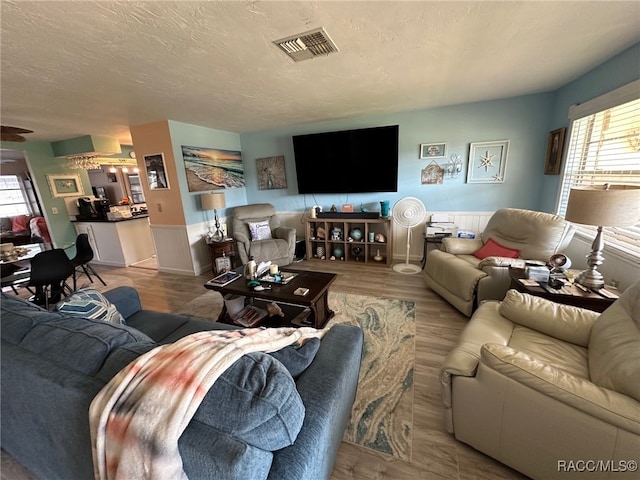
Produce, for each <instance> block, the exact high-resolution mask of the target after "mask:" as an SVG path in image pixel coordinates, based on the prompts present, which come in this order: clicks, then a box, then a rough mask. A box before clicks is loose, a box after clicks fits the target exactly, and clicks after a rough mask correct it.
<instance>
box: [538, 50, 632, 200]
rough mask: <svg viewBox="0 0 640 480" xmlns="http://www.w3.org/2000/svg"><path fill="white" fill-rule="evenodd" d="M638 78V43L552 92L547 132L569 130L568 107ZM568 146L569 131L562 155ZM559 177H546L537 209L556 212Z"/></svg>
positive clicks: (560, 177)
mask: <svg viewBox="0 0 640 480" xmlns="http://www.w3.org/2000/svg"><path fill="white" fill-rule="evenodd" d="M639 78H640V43H637V44H635V45H634V46H632V47H631V48H628V49H627V50H625V51H624V52H622V53H620V54H619V55H617V56H615V57H613V58H612V59H610V60H608V61H606V62H605V63H603V64H602V65H599V66H598V67H596V68H594V69H593V70H591V71H590V72H587V73H586V74H584V75H582V76H581V77H579V78H577V79H576V80H574V81H573V82H571V83H569V84H567V85H565V86H564V87H562V88H560V89H559V90H557V91H556V92H555V99H554V109H553V112H552V119H551V124H550V125H549V130H555V129H557V128H560V127H569V119H568V116H569V107H570V106H571V105H574V104H580V103H584V102H586V101H588V100H591V99H593V98H595V97H598V96H600V95H603V94H605V93H607V92H610V91H611V90H615V89H616V88H619V87H621V86H623V85H626V84H627V83H630V82H632V81H634V80H637V79H639ZM568 147H569V130H568V128H567V138H566V140H565V152H566V149H567V148H568ZM561 179H562V176H561V175H545V176H544V179H543V182H542V190H541V192H542V195H541V198H542V203H541V204H540V209H541V210H544V211H548V212H553V211H555V207H556V201H557V197H558V188H559V187H560V181H561Z"/></svg>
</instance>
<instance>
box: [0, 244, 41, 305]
mask: <svg viewBox="0 0 640 480" xmlns="http://www.w3.org/2000/svg"><path fill="white" fill-rule="evenodd" d="M0 247H1V249H0V283H1V285H2V288H3V289H4V288H5V287H11V289H12V290H13V292H14V293H18V292H17V290H16V287H18V286H20V285H24V284H27V283H28V282H29V278H30V275H31V259H32V258H33V257H35V256H36V255H37V254H38V253H40V252H44V251H45V250H51V249H52V248H53V247H52V245H51V244H50V243H29V244H27V245H18V246H12V245H11V244H2V245H1V246H0ZM32 293H33V292H32Z"/></svg>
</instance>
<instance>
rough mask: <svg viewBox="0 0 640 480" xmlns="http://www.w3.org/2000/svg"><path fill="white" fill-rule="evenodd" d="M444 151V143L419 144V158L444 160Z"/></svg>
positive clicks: (445, 147)
mask: <svg viewBox="0 0 640 480" xmlns="http://www.w3.org/2000/svg"><path fill="white" fill-rule="evenodd" d="M446 149H447V144H446V143H421V144H420V158H444V157H445V156H446Z"/></svg>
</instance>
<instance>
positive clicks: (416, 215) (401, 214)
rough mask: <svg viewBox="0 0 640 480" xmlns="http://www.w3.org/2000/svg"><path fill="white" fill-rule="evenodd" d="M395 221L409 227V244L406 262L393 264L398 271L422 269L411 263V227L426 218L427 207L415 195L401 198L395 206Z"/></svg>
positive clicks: (410, 272)
mask: <svg viewBox="0 0 640 480" xmlns="http://www.w3.org/2000/svg"><path fill="white" fill-rule="evenodd" d="M392 215H393V221H394V222H395V223H397V224H398V225H400V226H401V227H404V228H406V229H407V246H406V253H405V256H406V258H405V262H404V263H399V264H396V265H394V266H393V269H394V270H395V271H396V272H399V273H404V274H407V275H411V274H414V273H418V272H420V271H421V270H422V268H420V267H419V266H418V265H414V264H411V263H409V249H410V248H411V229H412V228H413V227H415V226H417V225H420V223H421V222H422V221H423V220H424V219H425V217H426V216H427V209H426V208H425V206H424V203H422V201H421V200H420V199H418V198H415V197H405V198H401V199H400V200H398V201H397V202H396V204H395V205H394V206H393V212H392Z"/></svg>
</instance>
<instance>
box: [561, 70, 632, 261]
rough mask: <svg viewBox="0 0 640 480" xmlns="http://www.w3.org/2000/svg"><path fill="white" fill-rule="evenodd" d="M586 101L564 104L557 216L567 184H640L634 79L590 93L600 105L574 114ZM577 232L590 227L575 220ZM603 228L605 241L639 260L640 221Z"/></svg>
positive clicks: (588, 230) (584, 107) (590, 232)
mask: <svg viewBox="0 0 640 480" xmlns="http://www.w3.org/2000/svg"><path fill="white" fill-rule="evenodd" d="M630 87H631V88H630ZM622 90H624V92H625V94H624V95H621V94H620V91H622ZM629 97H635V98H633V99H629ZM607 98H609V102H607ZM589 103H590V102H587V103H586V104H585V105H580V106H577V107H572V109H570V117H569V118H570V120H571V130H570V140H569V147H568V150H567V154H566V161H565V168H564V176H563V179H562V185H561V189H560V193H559V199H558V206H557V213H558V215H561V216H564V215H565V213H566V208H567V201H568V199H569V191H570V190H571V188H574V187H586V186H590V185H603V184H605V183H610V184H612V185H615V184H618V185H638V186H640V82H633V84H630V86H626V87H623V89H619V91H616V92H612V93H611V94H609V95H604V96H602V97H599V98H598V99H595V100H594V101H593V105H597V106H598V107H599V108H601V109H600V110H598V111H596V112H594V113H590V114H587V115H584V116H580V115H581V114H584V113H585V112H588V111H590V110H593V105H591V106H590V105H589ZM607 103H609V105H608V106H607ZM578 232H581V233H582V234H584V235H585V236H586V237H587V238H594V237H595V234H596V228H595V227H589V226H586V225H578ZM603 233H604V235H605V244H606V245H607V246H609V247H613V248H615V249H618V250H620V251H622V252H625V253H627V254H630V255H632V256H633V257H634V258H635V259H636V260H638V261H640V223H639V224H637V225H634V226H631V227H624V228H621V227H616V228H612V227H605V228H604V229H603Z"/></svg>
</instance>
